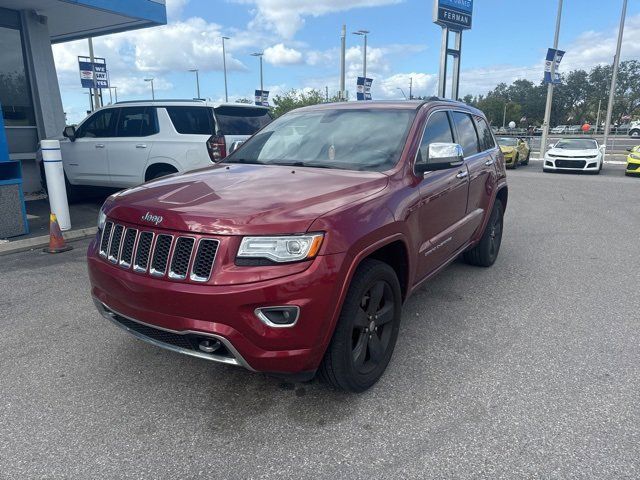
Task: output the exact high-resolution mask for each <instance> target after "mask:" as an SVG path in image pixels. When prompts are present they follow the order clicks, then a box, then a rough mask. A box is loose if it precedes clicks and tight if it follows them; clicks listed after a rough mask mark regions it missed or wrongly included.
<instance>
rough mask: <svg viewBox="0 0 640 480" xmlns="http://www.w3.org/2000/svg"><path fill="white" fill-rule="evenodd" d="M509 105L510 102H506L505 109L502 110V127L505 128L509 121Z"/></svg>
mask: <svg viewBox="0 0 640 480" xmlns="http://www.w3.org/2000/svg"><path fill="white" fill-rule="evenodd" d="M507 105H509V102H505V104H504V111H503V112H502V128H504V127H505V124H506V123H507Z"/></svg>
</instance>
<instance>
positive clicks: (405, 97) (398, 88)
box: [396, 87, 407, 100]
mask: <svg viewBox="0 0 640 480" xmlns="http://www.w3.org/2000/svg"><path fill="white" fill-rule="evenodd" d="M396 89H397V90H400V91H401V92H402V96H403V97H404V99H405V100H406V99H407V96H406V95H405V93H404V90H403V89H402V88H400V87H396Z"/></svg>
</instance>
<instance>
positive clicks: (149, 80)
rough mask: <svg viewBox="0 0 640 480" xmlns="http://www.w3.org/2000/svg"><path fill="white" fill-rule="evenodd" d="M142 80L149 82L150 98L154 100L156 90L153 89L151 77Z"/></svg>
mask: <svg viewBox="0 0 640 480" xmlns="http://www.w3.org/2000/svg"><path fill="white" fill-rule="evenodd" d="M144 81H145V82H151V100H155V99H156V92H155V90H154V89H153V78H145V79H144Z"/></svg>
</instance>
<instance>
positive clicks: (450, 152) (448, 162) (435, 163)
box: [416, 143, 464, 173]
mask: <svg viewBox="0 0 640 480" xmlns="http://www.w3.org/2000/svg"><path fill="white" fill-rule="evenodd" d="M462 164H464V152H463V151H462V147H461V146H460V145H458V144H457V143H431V144H429V155H428V157H427V158H426V161H425V162H420V163H417V164H416V173H425V172H432V171H434V170H448V169H449V168H455V167H459V166H460V165H462Z"/></svg>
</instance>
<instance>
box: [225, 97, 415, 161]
mask: <svg viewBox="0 0 640 480" xmlns="http://www.w3.org/2000/svg"><path fill="white" fill-rule="evenodd" d="M415 115H416V111H415V110H404V109H402V110H400V109H388V110H381V109H367V108H358V109H348V110H346V109H345V110H343V109H338V110H317V111H310V112H299V113H296V112H292V113H289V114H287V115H284V116H282V117H280V118H278V119H277V120H275V121H274V122H273V123H271V124H270V125H268V126H267V127H265V128H264V129H263V130H261V131H260V132H259V133H258V134H256V135H255V136H253V137H251V138H250V139H249V140H247V141H246V142H245V143H244V145H242V147H241V148H240V149H239V150H238V151H237V152H234V153H233V154H232V155H230V156H229V157H227V159H225V163H256V164H265V165H291V166H305V167H318V168H336V169H343V170H368V171H376V172H381V171H384V170H388V169H390V168H392V167H393V166H394V165H395V164H396V163H397V162H398V160H399V158H400V154H401V153H402V148H403V146H404V143H405V140H406V137H407V133H408V131H409V127H410V125H411V123H412V122H413V119H414V117H415Z"/></svg>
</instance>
